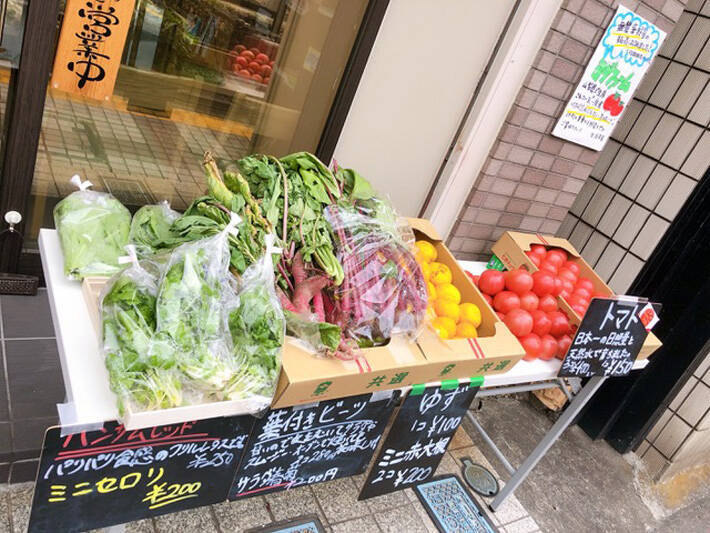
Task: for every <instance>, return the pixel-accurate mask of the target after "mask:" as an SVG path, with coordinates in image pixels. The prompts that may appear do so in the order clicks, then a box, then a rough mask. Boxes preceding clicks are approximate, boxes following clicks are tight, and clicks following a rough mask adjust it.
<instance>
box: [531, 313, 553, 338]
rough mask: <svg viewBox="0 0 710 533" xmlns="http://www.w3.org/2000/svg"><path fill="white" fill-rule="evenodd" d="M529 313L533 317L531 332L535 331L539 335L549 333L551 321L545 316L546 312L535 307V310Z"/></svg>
mask: <svg viewBox="0 0 710 533" xmlns="http://www.w3.org/2000/svg"><path fill="white" fill-rule="evenodd" d="M530 315H531V316H532V318H533V329H532V330H533V333H535V334H536V335H540V337H542V336H543V335H547V334H548V333H550V328H551V327H552V321H551V320H550V318H549V317H548V316H547V313H546V312H545V311H541V310H540V309H536V310H535V311H533V312H532V313H530Z"/></svg>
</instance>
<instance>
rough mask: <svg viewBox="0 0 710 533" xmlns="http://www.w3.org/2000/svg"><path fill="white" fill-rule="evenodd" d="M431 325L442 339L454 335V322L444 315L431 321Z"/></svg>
mask: <svg viewBox="0 0 710 533" xmlns="http://www.w3.org/2000/svg"><path fill="white" fill-rule="evenodd" d="M431 325H432V326H433V327H434V329H435V330H436V333H437V334H438V335H439V337H441V338H442V339H450V338H452V337H453V336H454V335H456V322H454V321H453V320H451V319H450V318H447V317H445V316H440V317H437V318H435V319H434V320H432V321H431Z"/></svg>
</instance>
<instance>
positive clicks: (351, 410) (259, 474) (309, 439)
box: [230, 391, 399, 499]
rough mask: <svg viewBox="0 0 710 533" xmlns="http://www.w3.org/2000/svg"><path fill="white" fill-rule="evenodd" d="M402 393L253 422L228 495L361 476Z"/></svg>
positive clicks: (368, 396) (274, 414)
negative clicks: (242, 457)
mask: <svg viewBox="0 0 710 533" xmlns="http://www.w3.org/2000/svg"><path fill="white" fill-rule="evenodd" d="M398 396H399V392H398V391H395V392H394V393H384V394H382V393H376V394H362V395H359V396H350V397H348V398H342V399H340V400H328V401H324V402H320V403H319V404H317V405H309V406H305V407H289V408H286V409H276V410H273V411H269V412H268V413H267V415H266V416H265V417H264V418H263V419H262V420H259V421H258V422H257V423H256V424H255V426H254V431H253V433H252V436H251V438H250V439H249V445H248V446H247V450H246V452H245V453H244V460H243V461H242V464H241V466H240V467H239V471H238V472H237V475H236V477H235V478H234V485H233V487H232V490H231V492H230V499H236V498H245V497H249V496H258V495H260V494H267V493H269V492H275V491H282V490H287V489H290V488H293V487H298V486H299V485H306V484H308V485H310V484H313V483H318V482H321V481H331V480H333V479H337V478H340V477H345V476H352V475H355V474H361V473H362V472H364V471H365V469H366V468H367V464H368V463H369V462H370V459H371V458H372V454H373V453H375V448H376V447H377V444H378V443H379V442H380V438H381V437H382V433H383V432H384V430H385V426H386V424H387V421H388V420H389V418H390V415H391V414H392V411H394V406H395V404H396V400H397V398H398Z"/></svg>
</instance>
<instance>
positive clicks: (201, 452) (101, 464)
mask: <svg viewBox="0 0 710 533" xmlns="http://www.w3.org/2000/svg"><path fill="white" fill-rule="evenodd" d="M253 420H254V419H253V418H252V417H250V416H233V417H225V418H212V419H209V420H200V421H197V422H185V423H181V424H173V425H170V426H156V427H152V428H146V429H139V430H134V431H129V430H126V429H125V427H124V426H123V425H121V424H118V423H116V422H111V423H107V424H105V425H104V427H103V429H101V430H97V431H87V432H83V433H77V434H75V435H68V436H66V437H62V436H61V428H59V427H54V428H50V429H48V430H47V433H46V435H45V438H44V446H43V448H42V456H41V459H40V464H39V470H38V473H37V482H36V484H35V492H34V498H33V501H32V512H31V515H30V524H29V532H30V533H34V532H40V531H42V532H44V531H66V532H71V531H88V530H92V529H97V528H101V527H107V526H111V525H116V524H123V523H126V522H131V521H134V520H139V519H142V518H147V517H150V516H156V515H161V514H165V513H173V512H176V511H182V510H185V509H190V508H193V507H200V506H202V505H211V504H213V503H217V502H221V501H225V500H226V499H227V494H228V492H229V487H230V486H231V484H232V480H233V479H234V474H235V472H236V469H237V465H238V464H239V461H240V459H241V456H242V453H243V451H244V447H245V445H246V441H247V438H248V437H249V431H250V430H251V427H252V425H253Z"/></svg>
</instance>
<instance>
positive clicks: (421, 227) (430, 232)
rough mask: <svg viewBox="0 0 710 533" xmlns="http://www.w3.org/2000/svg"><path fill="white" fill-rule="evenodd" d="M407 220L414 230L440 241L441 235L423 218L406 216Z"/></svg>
mask: <svg viewBox="0 0 710 533" xmlns="http://www.w3.org/2000/svg"><path fill="white" fill-rule="evenodd" d="M407 222H409V225H410V226H412V229H413V230H415V231H420V232H422V233H423V234H424V235H426V236H427V237H429V238H430V239H431V240H432V241H441V240H442V239H441V235H439V232H438V231H436V228H435V227H434V226H433V225H432V223H431V222H429V221H428V220H427V219H425V218H407Z"/></svg>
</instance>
